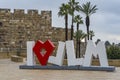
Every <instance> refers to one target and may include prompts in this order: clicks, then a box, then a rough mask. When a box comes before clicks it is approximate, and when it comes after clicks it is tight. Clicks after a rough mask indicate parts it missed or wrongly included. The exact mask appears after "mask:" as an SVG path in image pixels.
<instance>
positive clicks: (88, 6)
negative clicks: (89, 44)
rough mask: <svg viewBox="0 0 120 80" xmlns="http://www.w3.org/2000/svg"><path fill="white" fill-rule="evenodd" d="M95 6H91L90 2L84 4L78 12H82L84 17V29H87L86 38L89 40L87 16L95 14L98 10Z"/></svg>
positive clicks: (88, 20)
mask: <svg viewBox="0 0 120 80" xmlns="http://www.w3.org/2000/svg"><path fill="white" fill-rule="evenodd" d="M96 7H97V6H96V5H91V3H90V2H87V3H86V4H83V5H82V6H80V11H81V12H83V13H84V14H85V15H86V21H85V23H86V27H87V34H88V35H87V37H88V40H89V26H90V19H89V16H90V15H91V14H93V13H96V10H98V8H96Z"/></svg>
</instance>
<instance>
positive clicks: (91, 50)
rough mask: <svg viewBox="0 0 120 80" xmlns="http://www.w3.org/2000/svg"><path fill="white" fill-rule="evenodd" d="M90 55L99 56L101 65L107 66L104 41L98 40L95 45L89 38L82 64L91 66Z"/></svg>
mask: <svg viewBox="0 0 120 80" xmlns="http://www.w3.org/2000/svg"><path fill="white" fill-rule="evenodd" d="M92 56H94V57H97V56H98V57H99V61H100V65H101V67H108V60H107V55H106V49H105V45H104V42H99V43H98V44H97V45H95V43H93V42H92V41H91V40H89V41H88V43H87V47H86V52H85V58H84V62H83V66H91V62H92Z"/></svg>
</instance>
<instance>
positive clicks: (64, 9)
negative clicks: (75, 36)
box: [58, 3, 70, 40]
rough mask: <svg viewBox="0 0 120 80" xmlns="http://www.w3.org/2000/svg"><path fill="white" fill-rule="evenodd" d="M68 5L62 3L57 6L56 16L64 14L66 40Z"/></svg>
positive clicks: (66, 35)
mask: <svg viewBox="0 0 120 80" xmlns="http://www.w3.org/2000/svg"><path fill="white" fill-rule="evenodd" d="M69 9H70V6H69V5H68V4H64V3H63V4H62V5H61V7H60V8H59V12H58V16H61V17H62V16H64V18H65V40H68V14H69Z"/></svg>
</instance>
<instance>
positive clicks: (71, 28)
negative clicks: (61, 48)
mask: <svg viewBox="0 0 120 80" xmlns="http://www.w3.org/2000/svg"><path fill="white" fill-rule="evenodd" d="M73 18H74V15H73V16H72V25H71V40H73V32H74V30H73V27H74V26H73Z"/></svg>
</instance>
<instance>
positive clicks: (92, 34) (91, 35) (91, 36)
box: [89, 30, 95, 40]
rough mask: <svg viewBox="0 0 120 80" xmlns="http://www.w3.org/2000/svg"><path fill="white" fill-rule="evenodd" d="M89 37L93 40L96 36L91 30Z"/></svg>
mask: <svg viewBox="0 0 120 80" xmlns="http://www.w3.org/2000/svg"><path fill="white" fill-rule="evenodd" d="M89 35H90V40H92V38H93V36H95V33H94V32H93V31H92V30H90V31H89Z"/></svg>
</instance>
